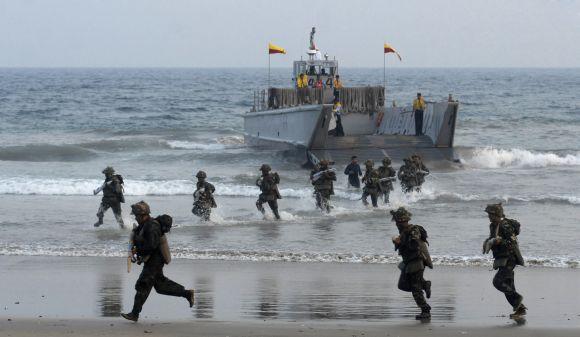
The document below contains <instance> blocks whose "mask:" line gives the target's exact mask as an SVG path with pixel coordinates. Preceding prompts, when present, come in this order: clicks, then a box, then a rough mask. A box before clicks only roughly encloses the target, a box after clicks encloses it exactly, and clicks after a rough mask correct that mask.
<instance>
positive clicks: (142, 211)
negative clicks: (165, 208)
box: [131, 200, 151, 215]
mask: <svg viewBox="0 0 580 337" xmlns="http://www.w3.org/2000/svg"><path fill="white" fill-rule="evenodd" d="M149 213H151V209H150V208H149V205H148V204H147V203H146V202H145V201H143V200H141V201H139V202H138V203H136V204H133V205H131V214H134V215H146V214H149Z"/></svg>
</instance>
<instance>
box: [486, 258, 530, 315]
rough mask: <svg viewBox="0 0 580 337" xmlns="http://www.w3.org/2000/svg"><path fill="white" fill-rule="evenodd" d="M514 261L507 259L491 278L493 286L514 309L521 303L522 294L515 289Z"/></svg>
mask: <svg viewBox="0 0 580 337" xmlns="http://www.w3.org/2000/svg"><path fill="white" fill-rule="evenodd" d="M514 268H515V263H513V262H512V261H509V262H508V264H507V265H506V266H505V267H499V268H498V270H497V273H496V274H495V276H494V278H493V286H494V287H495V288H496V289H497V290H499V291H501V292H502V293H504V295H505V298H506V299H507V301H508V302H509V304H510V305H511V306H512V308H513V309H514V310H515V309H516V308H517V307H518V306H519V305H520V303H522V300H523V296H522V295H520V294H518V293H517V291H516V285H515V282H514Z"/></svg>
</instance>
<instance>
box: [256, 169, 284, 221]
mask: <svg viewBox="0 0 580 337" xmlns="http://www.w3.org/2000/svg"><path fill="white" fill-rule="evenodd" d="M271 170H272V168H271V167H270V165H268V164H264V165H262V167H260V171H262V176H261V177H260V178H258V180H256V185H257V186H258V187H259V188H260V191H261V192H262V193H260V196H259V197H258V201H256V207H257V208H258V210H259V211H260V212H262V214H265V213H266V210H265V209H264V206H263V204H265V203H266V202H267V203H268V206H270V209H271V210H272V213H274V216H275V217H276V220H280V213H278V199H282V196H280V192H279V191H278V184H279V183H280V176H279V175H278V173H276V172H273V173H270V171H271Z"/></svg>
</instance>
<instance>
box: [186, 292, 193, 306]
mask: <svg viewBox="0 0 580 337" xmlns="http://www.w3.org/2000/svg"><path fill="white" fill-rule="evenodd" d="M194 296H195V295H194V290H193V289H189V290H186V291H185V298H186V299H187V302H189V307H190V308H191V307H193V303H194Z"/></svg>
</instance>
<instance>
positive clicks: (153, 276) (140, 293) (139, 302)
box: [131, 252, 186, 316]
mask: <svg viewBox="0 0 580 337" xmlns="http://www.w3.org/2000/svg"><path fill="white" fill-rule="evenodd" d="M164 265H165V262H164V260H163V256H162V255H161V252H155V253H153V254H152V255H151V257H150V258H149V260H147V262H145V265H144V266H143V271H141V275H139V279H138V280H137V283H135V290H137V293H136V294H135V302H134V304H133V310H132V311H131V312H132V313H133V314H135V315H136V316H139V313H140V312H141V309H143V304H145V301H147V297H149V293H150V292H151V288H155V291H156V292H157V293H159V294H162V295H169V296H178V297H186V292H185V288H184V287H183V286H182V285H181V284H178V283H176V282H173V281H171V280H170V279H168V278H167V277H165V275H163V266H164Z"/></svg>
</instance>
